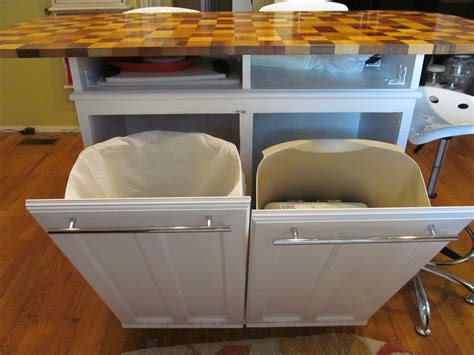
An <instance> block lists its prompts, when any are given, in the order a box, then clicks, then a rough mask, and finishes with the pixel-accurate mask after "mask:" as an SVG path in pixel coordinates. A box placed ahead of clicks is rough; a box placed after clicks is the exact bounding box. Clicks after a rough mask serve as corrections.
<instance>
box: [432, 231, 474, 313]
mask: <svg viewBox="0 0 474 355" xmlns="http://www.w3.org/2000/svg"><path fill="white" fill-rule="evenodd" d="M465 230H466V232H467V233H468V234H469V236H470V238H471V251H470V252H468V253H467V254H466V255H464V256H460V257H459V258H457V259H454V260H449V261H431V262H430V263H429V264H428V265H427V266H437V265H458V264H461V263H463V262H466V261H469V260H471V259H473V258H474V233H473V231H472V229H471V227H469V226H467V227H466V228H465ZM423 270H424V271H427V272H430V273H432V274H434V275H437V276H441V277H443V278H445V279H447V280H449V281H452V282H454V283H457V284H458V285H461V286H463V287H465V288H466V289H467V290H468V291H469V293H468V294H467V295H466V296H464V300H465V301H466V302H467V303H469V304H474V291H473V285H472V284H471V283H470V282H468V281H466V280H464V279H461V278H459V277H457V276H456V275H453V274H451V273H449V272H446V271H443V270H438V269H431V268H426V267H425V268H424V269H423Z"/></svg>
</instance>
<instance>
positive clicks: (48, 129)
mask: <svg viewBox="0 0 474 355" xmlns="http://www.w3.org/2000/svg"><path fill="white" fill-rule="evenodd" d="M25 127H27V126H0V131H2V130H4V129H12V130H15V131H20V130H22V129H24V128H25ZM30 127H34V128H35V130H36V132H71V131H74V132H76V133H80V132H81V130H80V129H79V126H30ZM0 133H6V132H0Z"/></svg>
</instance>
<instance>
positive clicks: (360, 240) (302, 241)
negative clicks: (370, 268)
mask: <svg viewBox="0 0 474 355" xmlns="http://www.w3.org/2000/svg"><path fill="white" fill-rule="evenodd" d="M428 230H429V232H430V236H397V237H347V238H311V239H306V238H299V236H298V228H296V227H293V228H291V234H292V235H293V238H291V239H275V240H273V245H274V246H285V245H334V244H336V245H337V244H378V243H420V242H450V241H453V240H456V239H458V236H457V235H450V236H443V237H438V236H437V235H436V230H435V227H434V225H430V226H429V227H428Z"/></svg>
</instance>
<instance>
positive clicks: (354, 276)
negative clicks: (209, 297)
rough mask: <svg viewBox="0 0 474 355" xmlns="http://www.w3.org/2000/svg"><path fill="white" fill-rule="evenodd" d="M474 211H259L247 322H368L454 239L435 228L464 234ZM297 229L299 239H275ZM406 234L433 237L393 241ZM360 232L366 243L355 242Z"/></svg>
mask: <svg viewBox="0 0 474 355" xmlns="http://www.w3.org/2000/svg"><path fill="white" fill-rule="evenodd" d="M472 217H473V211H472V207H452V208H381V209H378V208H375V209H370V211H368V210H364V209H362V210H357V209H356V210H354V209H352V210H346V211H344V210H339V211H337V210H336V211H333V212H332V211H327V210H326V211H314V210H313V211H311V210H306V211H294V210H257V211H253V212H252V223H251V235H250V252H249V271H248V288H247V289H248V291H247V311H246V323H247V326H249V327H271V326H304V325H311V326H335V325H360V324H366V323H367V320H368V319H369V317H370V316H371V315H372V314H373V313H375V312H376V311H377V310H378V309H379V308H380V307H381V306H382V305H383V304H384V303H385V302H387V301H388V300H389V299H390V297H392V296H393V295H394V294H395V293H396V292H397V291H398V290H399V289H400V288H401V287H402V286H403V285H404V284H405V283H407V282H408V281H409V280H410V279H411V278H412V277H413V276H414V275H415V274H416V273H417V272H418V270H420V269H421V267H423V266H424V265H426V264H427V263H428V261H429V260H431V258H432V257H433V256H434V255H436V254H437V253H438V252H439V251H440V250H441V249H442V248H443V247H444V246H445V245H446V243H447V242H446V240H448V239H449V238H447V239H445V241H444V242H443V241H437V240H439V239H435V238H432V237H430V230H429V229H430V226H434V230H435V231H436V233H437V235H438V238H439V237H442V236H445V237H446V236H456V235H457V234H458V233H459V232H460V231H461V230H462V229H463V228H464V226H465V225H467V224H468V223H469V222H470V221H471V220H472ZM292 228H296V230H297V234H298V238H299V240H297V241H294V240H293V242H294V244H290V243H291V242H292V241H290V243H288V244H290V245H280V246H276V245H274V241H275V240H282V239H292V238H293V237H294V235H293V233H292ZM294 230H295V229H293V231H294ZM404 236H426V237H427V238H426V239H425V240H424V241H422V242H413V241H410V239H409V238H401V239H399V240H397V239H395V240H393V239H392V241H391V242H389V243H387V242H386V241H387V238H386V237H395V238H397V237H404ZM357 237H359V238H360V239H363V240H364V242H363V243H361V244H352V243H355V242H356V241H352V242H351V241H350V239H351V238H357ZM371 237H372V239H373V240H371ZM315 238H318V239H319V241H316V240H314V239H315ZM305 239H306V240H305ZM308 239H309V240H308ZM325 239H327V240H325ZM430 239H433V240H430ZM276 243H278V242H276ZM305 244H306V245H305ZM312 244H313V245H312Z"/></svg>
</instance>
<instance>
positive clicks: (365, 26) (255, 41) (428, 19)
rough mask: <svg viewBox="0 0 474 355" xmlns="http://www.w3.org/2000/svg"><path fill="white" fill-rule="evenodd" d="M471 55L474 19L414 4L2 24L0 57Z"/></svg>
mask: <svg viewBox="0 0 474 355" xmlns="http://www.w3.org/2000/svg"><path fill="white" fill-rule="evenodd" d="M372 53H392V54H453V53H459V54H472V53H474V21H472V20H467V19H463V18H461V17H456V16H451V15H443V14H436V13H423V12H415V11H349V12H295V13H291V12H280V13H258V12H254V13H239V12H236V13H232V12H203V13H174V14H170V13H167V14H153V15H150V14H128V15H127V14H81V15H67V16H57V17H54V16H53V17H47V18H43V19H38V20H33V21H28V22H22V23H19V24H17V25H14V26H11V27H7V28H4V29H0V58H1V57H5V58H33V57H113V56H120V57H123V56H131V57H134V56H166V55H233V54H236V55H241V54H372Z"/></svg>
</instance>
